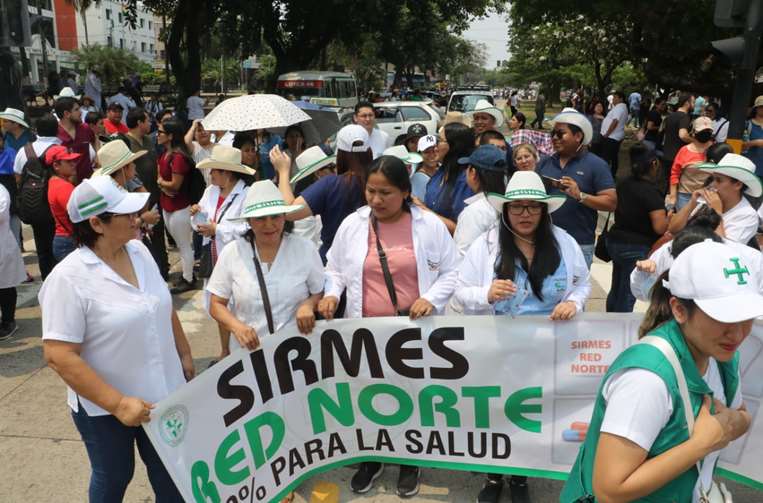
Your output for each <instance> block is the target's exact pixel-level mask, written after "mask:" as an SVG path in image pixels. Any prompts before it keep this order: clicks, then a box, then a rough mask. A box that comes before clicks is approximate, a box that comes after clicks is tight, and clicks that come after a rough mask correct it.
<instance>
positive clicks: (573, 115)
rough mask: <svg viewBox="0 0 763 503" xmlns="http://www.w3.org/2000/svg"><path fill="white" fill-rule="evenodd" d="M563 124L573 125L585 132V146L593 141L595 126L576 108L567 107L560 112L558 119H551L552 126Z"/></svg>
mask: <svg viewBox="0 0 763 503" xmlns="http://www.w3.org/2000/svg"><path fill="white" fill-rule="evenodd" d="M557 122H561V123H562V124H572V125H573V126H577V127H579V128H580V129H581V130H582V131H583V145H588V144H589V143H591V140H592V139H593V126H592V125H591V121H589V120H588V117H586V116H585V115H583V114H581V113H580V112H578V111H577V110H575V109H574V108H570V107H567V108H565V109H563V110H562V111H561V112H559V113H558V114H557V115H556V117H554V118H553V119H551V124H552V125H553V124H556V123H557Z"/></svg>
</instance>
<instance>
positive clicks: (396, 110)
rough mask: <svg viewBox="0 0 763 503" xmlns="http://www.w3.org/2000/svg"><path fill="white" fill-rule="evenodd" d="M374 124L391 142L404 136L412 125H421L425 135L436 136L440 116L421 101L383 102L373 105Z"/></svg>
mask: <svg viewBox="0 0 763 503" xmlns="http://www.w3.org/2000/svg"><path fill="white" fill-rule="evenodd" d="M374 109H375V110H376V124H377V127H378V128H379V129H381V130H382V131H384V132H385V133H387V134H388V135H389V137H390V140H391V141H393V142H394V141H395V138H397V137H398V136H399V135H401V134H406V133H407V132H408V128H409V127H410V126H412V125H413V124H422V125H423V126H424V127H426V128H427V133H429V134H437V126H438V125H439V122H440V114H438V113H437V111H436V110H435V109H434V108H432V107H431V106H430V105H428V104H427V103H426V102H422V101H384V102H381V103H374Z"/></svg>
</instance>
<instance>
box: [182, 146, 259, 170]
mask: <svg viewBox="0 0 763 503" xmlns="http://www.w3.org/2000/svg"><path fill="white" fill-rule="evenodd" d="M196 167H197V168H198V169H221V170H224V171H233V172H235V173H241V174H242V175H250V176H251V175H253V174H254V173H255V170H254V169H252V168H250V167H249V166H244V165H243V164H241V150H239V149H237V148H234V147H229V146H227V145H215V148H213V149H212V154H211V155H210V156H209V157H208V158H206V159H204V160H203V161H201V162H200V163H199V164H197V165H196Z"/></svg>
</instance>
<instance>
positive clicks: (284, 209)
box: [230, 204, 304, 222]
mask: <svg viewBox="0 0 763 503" xmlns="http://www.w3.org/2000/svg"><path fill="white" fill-rule="evenodd" d="M302 208H304V206H302V205H301V204H292V205H290V206H268V207H265V208H259V209H256V210H252V211H249V212H247V211H243V212H242V213H241V214H240V215H239V216H237V217H235V218H231V219H230V220H231V221H235V222H245V221H247V220H249V219H250V218H260V217H267V216H270V215H288V214H289V213H294V212H295V211H299V210H301V209H302Z"/></svg>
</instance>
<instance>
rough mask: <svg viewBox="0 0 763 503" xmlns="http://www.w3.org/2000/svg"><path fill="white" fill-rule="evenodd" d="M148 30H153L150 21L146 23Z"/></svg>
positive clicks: (152, 24)
mask: <svg viewBox="0 0 763 503" xmlns="http://www.w3.org/2000/svg"><path fill="white" fill-rule="evenodd" d="M148 29H149V30H153V29H154V23H152V22H151V21H149V22H148Z"/></svg>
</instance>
